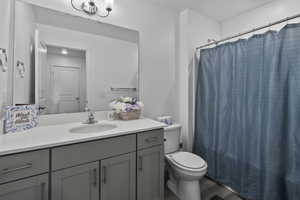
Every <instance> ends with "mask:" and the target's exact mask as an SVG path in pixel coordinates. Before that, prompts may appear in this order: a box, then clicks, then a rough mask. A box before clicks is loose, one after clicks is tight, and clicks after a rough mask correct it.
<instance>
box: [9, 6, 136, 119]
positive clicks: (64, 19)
mask: <svg viewBox="0 0 300 200" xmlns="http://www.w3.org/2000/svg"><path fill="white" fill-rule="evenodd" d="M138 41H139V34H138V32H137V31H134V30H129V29H125V28H121V27H117V26H113V25H109V24H104V23H99V22H97V21H92V20H89V19H85V18H81V17H77V16H72V15H69V14H65V13H61V12H58V11H54V10H49V9H46V8H42V7H38V6H36V5H32V4H29V3H26V2H24V1H20V0H16V2H15V39H14V72H13V73H14V74H13V75H14V76H13V77H14V78H13V104H14V105H26V104H37V105H38V107H39V110H40V114H59V113H74V112H83V111H84V109H85V107H89V108H90V109H93V110H98V111H99V110H108V109H109V107H108V105H109V102H110V101H111V100H113V99H115V98H117V97H119V96H131V97H136V98H138V97H139V46H138Z"/></svg>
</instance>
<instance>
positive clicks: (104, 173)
mask: <svg viewBox="0 0 300 200" xmlns="http://www.w3.org/2000/svg"><path fill="white" fill-rule="evenodd" d="M102 171H103V179H102V181H103V183H104V184H105V183H106V166H103V167H102Z"/></svg>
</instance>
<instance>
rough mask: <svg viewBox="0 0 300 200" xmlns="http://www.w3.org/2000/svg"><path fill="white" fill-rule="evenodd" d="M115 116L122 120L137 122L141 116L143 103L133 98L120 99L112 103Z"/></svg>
mask: <svg viewBox="0 0 300 200" xmlns="http://www.w3.org/2000/svg"><path fill="white" fill-rule="evenodd" d="M110 107H111V108H112V109H113V110H114V111H115V116H117V118H119V119H121V120H126V121H128V120H136V119H139V118H140V116H141V111H142V108H143V107H144V105H143V103H142V102H140V101H137V99H136V98H133V97H120V98H118V99H116V100H114V101H112V102H111V103H110Z"/></svg>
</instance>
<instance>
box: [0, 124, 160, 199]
mask: <svg viewBox="0 0 300 200" xmlns="http://www.w3.org/2000/svg"><path fill="white" fill-rule="evenodd" d="M163 166H164V152H163V129H157V130H151V131H146V132H142V133H138V134H130V135H125V136H119V137H112V138H107V139H102V140H95V141H90V142H83V143H77V144H70V145H63V146H59V147H53V148H50V149H44V150H36V151H32V152H25V153H19V154H13V155H7V156H0V200H23V199H24V200H163V188H164V186H163V178H164V174H163V172H164V167H163ZM49 184H50V186H51V187H49ZM48 190H49V192H48Z"/></svg>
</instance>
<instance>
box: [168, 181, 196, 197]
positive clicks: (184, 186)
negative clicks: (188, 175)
mask: <svg viewBox="0 0 300 200" xmlns="http://www.w3.org/2000/svg"><path fill="white" fill-rule="evenodd" d="M167 186H168V188H169V189H170V190H171V191H172V192H173V193H174V194H175V195H176V196H177V197H178V198H179V199H180V200H187V199H188V200H201V193H200V184H199V181H178V182H174V180H172V181H170V180H169V181H168V182H167Z"/></svg>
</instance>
